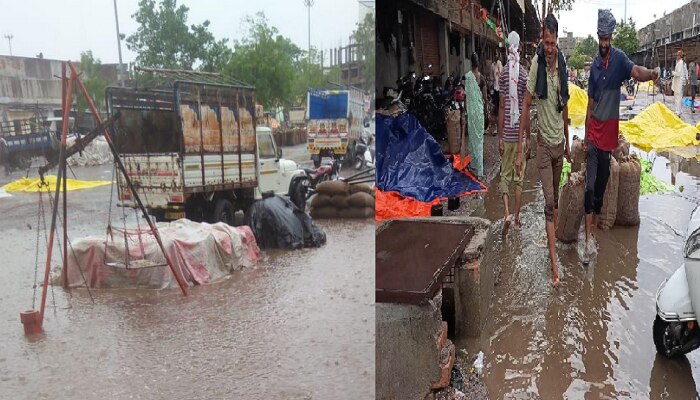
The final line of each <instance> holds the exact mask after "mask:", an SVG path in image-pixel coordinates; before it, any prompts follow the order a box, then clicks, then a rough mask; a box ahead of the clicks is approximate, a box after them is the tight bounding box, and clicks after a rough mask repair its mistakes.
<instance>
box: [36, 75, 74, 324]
mask: <svg viewBox="0 0 700 400" xmlns="http://www.w3.org/2000/svg"><path fill="white" fill-rule="evenodd" d="M74 77H75V74H74V72H73V71H71V80H69V81H68V90H67V91H66V97H65V99H64V101H63V121H64V123H63V132H62V134H61V149H60V151H59V156H58V160H59V162H58V175H57V176H56V196H55V197H54V199H55V201H54V203H53V215H52V216H51V234H50V235H49V244H48V249H47V254H46V268H45V270H44V285H43V287H42V290H41V309H40V310H39V319H40V321H41V324H43V323H44V310H45V308H46V294H47V291H48V288H49V272H50V271H51V254H52V253H53V238H54V234H55V233H56V216H57V215H58V202H59V199H60V197H59V195H60V190H61V177H62V176H63V175H62V174H63V173H64V170H65V168H66V152H65V149H66V135H67V131H68V124H66V123H65V121H68V117H69V116H70V108H69V107H70V104H72V103H73V101H72V91H73V79H74Z"/></svg>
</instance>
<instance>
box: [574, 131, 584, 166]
mask: <svg viewBox="0 0 700 400" xmlns="http://www.w3.org/2000/svg"><path fill="white" fill-rule="evenodd" d="M584 164H586V151H585V150H583V140H581V138H579V137H578V136H574V142H573V143H572V144H571V172H578V171H580V170H581V168H582V167H583V165H584Z"/></svg>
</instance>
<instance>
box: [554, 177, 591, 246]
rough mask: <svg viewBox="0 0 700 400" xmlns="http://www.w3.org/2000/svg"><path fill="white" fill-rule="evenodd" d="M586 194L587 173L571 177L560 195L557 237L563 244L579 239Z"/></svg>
mask: <svg viewBox="0 0 700 400" xmlns="http://www.w3.org/2000/svg"><path fill="white" fill-rule="evenodd" d="M585 194H586V171H585V170H582V171H578V172H574V173H572V174H570V175H569V178H568V179H567V180H566V183H565V184H564V187H563V188H562V189H561V194H560V195H559V220H558V221H557V226H556V237H557V239H559V240H560V241H561V242H564V243H572V242H575V241H576V240H577V239H578V230H579V228H580V227H581V220H582V219H583V211H584V209H583V200H584V196H585Z"/></svg>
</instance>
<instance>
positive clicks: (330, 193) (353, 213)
mask: <svg viewBox="0 0 700 400" xmlns="http://www.w3.org/2000/svg"><path fill="white" fill-rule="evenodd" d="M373 194H374V192H373V190H372V188H371V187H370V186H369V185H365V184H360V183H358V184H349V183H347V182H343V181H327V182H322V183H320V184H318V186H317V187H316V195H315V196H314V197H313V198H312V199H311V217H313V218H374V195H373Z"/></svg>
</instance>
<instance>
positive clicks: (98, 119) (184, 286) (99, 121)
mask: <svg viewBox="0 0 700 400" xmlns="http://www.w3.org/2000/svg"><path fill="white" fill-rule="evenodd" d="M68 66H69V67H70V70H71V83H72V82H73V79H75V81H76V82H77V83H78V87H79V88H80V91H81V92H82V93H83V96H85V100H86V101H87V104H88V107H90V111H92V115H93V116H94V117H95V121H96V122H97V124H98V126H102V118H101V117H100V114H99V112H97V108H96V107H95V104H94V103H93V102H92V99H91V98H90V95H89V94H88V91H87V89H85V85H83V82H82V81H81V80H80V78H79V77H78V74H77V72H76V71H75V67H74V66H73V63H71V62H70V61H68ZM73 76H74V77H75V78H73ZM102 134H103V135H104V137H105V140H106V141H107V144H109V147H110V148H111V149H112V155H113V156H114V157H115V162H117V164H118V165H119V167H120V169H121V171H122V174H123V175H124V178H125V180H126V182H127V184H128V186H129V189H131V193H132V195H133V196H134V199H135V200H136V202H137V203H138V204H139V208H140V209H141V210H142V211H144V216H145V217H146V221H147V222H148V226H149V227H150V228H151V231H152V232H153V236H154V237H155V239H156V242H158V246H159V247H160V249H161V251H162V252H163V256H164V257H165V261H166V262H167V263H168V266H169V267H170V271H171V272H172V273H173V275H174V276H175V280H177V284H178V285H180V290H182V294H183V295H184V296H187V295H188V294H189V291H188V289H187V284H186V283H185V281H184V279H183V278H182V277H181V276H180V274H179V273H178V272H177V270H176V269H175V265H174V264H173V262H172V261H171V260H170V257H168V253H167V252H166V251H165V246H163V241H162V240H161V238H160V234H159V233H158V228H157V227H156V225H155V224H154V223H153V221H152V220H151V217H150V216H149V215H148V213H146V212H145V211H146V209H145V207H144V206H143V203H141V198H140V197H139V195H138V193H137V192H136V189H134V187H133V186H132V185H131V179H129V176H128V175H127V174H126V169H124V165H123V164H122V163H121V161H120V160H119V156H118V154H117V151H116V147H114V143H113V142H112V138H111V137H110V136H109V133H108V132H107V129H105V128H104V127H103V130H102Z"/></svg>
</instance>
